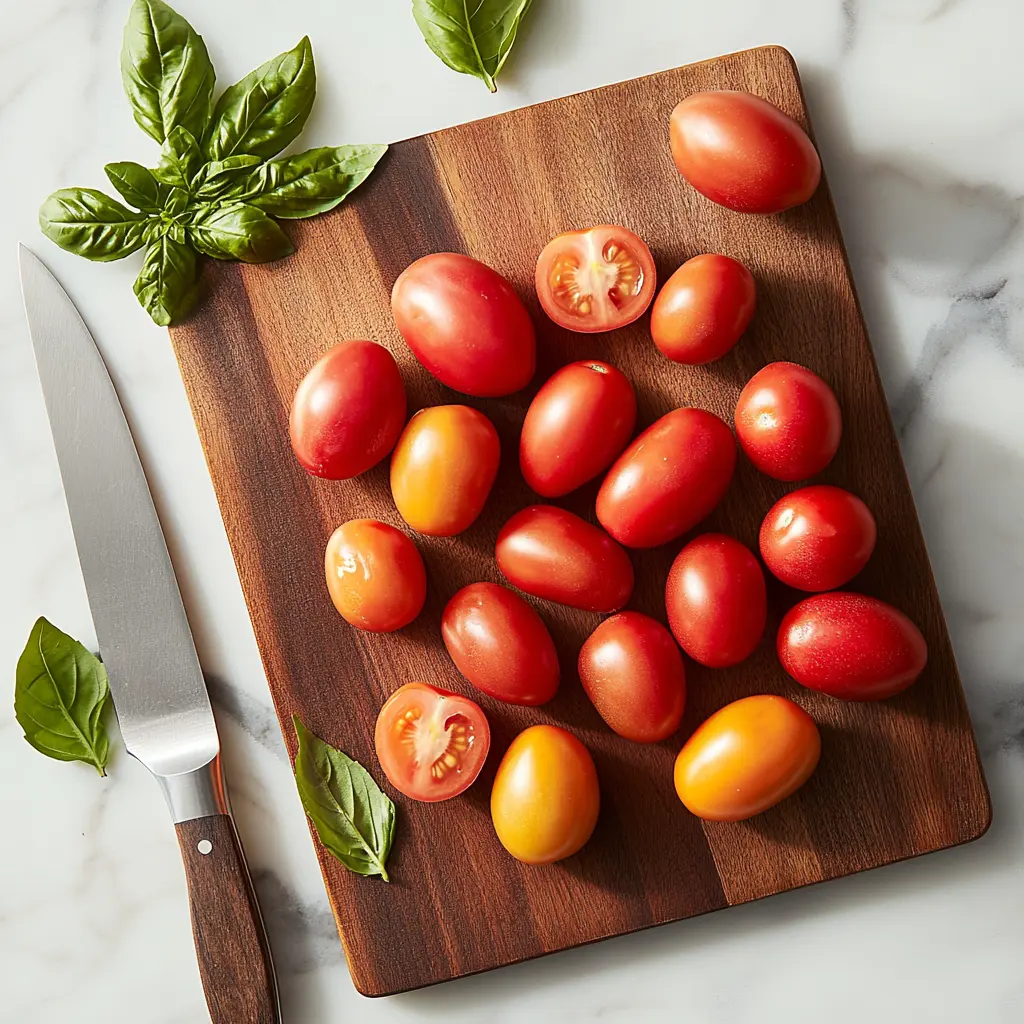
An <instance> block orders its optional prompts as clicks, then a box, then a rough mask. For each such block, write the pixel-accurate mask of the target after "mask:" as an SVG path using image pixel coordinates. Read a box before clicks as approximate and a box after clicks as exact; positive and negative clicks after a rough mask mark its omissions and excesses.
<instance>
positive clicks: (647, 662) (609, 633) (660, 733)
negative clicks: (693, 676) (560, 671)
mask: <svg viewBox="0 0 1024 1024" xmlns="http://www.w3.org/2000/svg"><path fill="white" fill-rule="evenodd" d="M579 673H580V682H581V683H583V689H584V690H586V692H587V696H588V697H589V698H590V700H591V702H592V703H593V705H594V707H595V708H597V713H598V714H599V715H600V716H601V717H602V718H603V719H604V720H605V722H607V723H608V726H609V727H610V728H611V729H613V730H614V731H615V732H617V733H618V734H619V735H620V736H624V737H625V738H626V739H627V740H635V741H636V742H637V743H656V742H658V740H663V739H665V738H666V737H667V736H671V735H672V733H674V732H675V731H676V729H678V728H679V723H680V721H681V720H682V717H683V708H684V707H685V705H686V672H685V669H684V668H683V656H682V655H681V654H680V653H679V648H678V647H676V643H675V641H674V640H673V639H672V634H671V633H669V631H668V630H667V629H666V628H665V627H664V626H663V625H662V624H661V623H660V622H656V621H655V620H654V619H652V618H650V617H649V616H647V615H641V614H640V612H619V614H618V615H613V616H612V617H611V618H610V619H605V620H604V622H602V623H601V625H600V626H598V627H597V629H595V630H594V632H593V633H591V634H590V636H589V637H588V638H587V640H586V642H585V643H584V644H583V647H582V648H581V649H580V656H579Z"/></svg>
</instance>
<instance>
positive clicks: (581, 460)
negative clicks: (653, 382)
mask: <svg viewBox="0 0 1024 1024" xmlns="http://www.w3.org/2000/svg"><path fill="white" fill-rule="evenodd" d="M635 424H636V395H634V394H633V386H632V385H631V384H630V383H629V381H628V379H627V378H626V376H625V374H623V373H621V372H620V371H619V370H616V369H615V367H614V366H609V365H608V363H598V362H583V363H570V364H569V365H568V366H563V367H562V368H561V369H560V370H557V371H556V372H555V373H554V374H553V375H552V376H551V377H550V378H549V379H548V381H547V383H545V384H544V386H543V387H542V388H541V389H540V391H538V392H537V396H536V397H535V398H534V400H533V401H532V402H531V403H530V408H529V409H527V410H526V419H525V420H524V421H523V432H522V436H521V438H520V442H519V465H520V467H521V468H522V471H523V476H524V477H525V478H526V482H527V483H528V484H529V485H530V486H531V487H532V488H533V489H534V490H535V491H536V492H537V493H538V494H541V495H543V496H544V497H545V498H557V497H559V496H560V495H563V494H568V493H569V492H570V491H574V490H576V488H577V487H579V486H581V485H582V484H585V483H586V482H587V481H588V480H592V479H593V478H594V477H595V476H597V475H598V473H600V472H601V471H602V470H605V469H607V468H608V467H609V466H610V465H611V463H612V461H613V460H614V458H615V456H616V455H618V454H619V452H621V451H622V449H623V448H625V447H626V444H627V442H628V441H629V439H630V437H631V436H632V434H633V427H634V426H635Z"/></svg>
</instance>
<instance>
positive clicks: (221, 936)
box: [19, 245, 281, 1024]
mask: <svg viewBox="0 0 1024 1024" xmlns="http://www.w3.org/2000/svg"><path fill="white" fill-rule="evenodd" d="M19 259H20V264H21V290H22V295H23V296H24V300H25V313H26V315H27V317H28V326H29V333H30V335H31V337H32V345H33V348H34V349H35V356H36V365H37V366H38V369H39V379H40V381H41V382H42V385H43V397H44V398H45V400H46V410H47V413H48V415H49V418H50V429H51V430H52V432H53V441H54V445H55V447H56V449H57V461H58V462H59V463H60V472H61V477H62V479H63V481H64V493H65V496H66V498H67V503H68V510H69V512H70V513H71V525H72V528H73V530H74V534H75V544H76V546H77V548H78V555H79V558H80V560H81V564H82V574H83V576H84V577H85V586H86V591H87V592H88V595H89V606H90V608H91V610H92V617H93V622H94V624H95V627H96V636H97V639H98V640H99V646H100V655H101V657H102V658H103V663H104V665H105V666H106V669H107V674H108V676H109V679H110V693H111V696H112V697H113V700H114V708H115V710H116V711H117V720H118V724H119V725H120V728H121V735H122V736H123V738H124V744H125V747H126V748H127V749H128V752H129V753H131V754H133V755H134V756H135V757H137V758H138V759H139V760H140V761H141V762H142V763H143V764H144V765H145V766H146V767H147V768H148V769H149V770H150V771H151V772H152V773H153V775H155V776H156V779H157V781H158V782H159V783H160V786H161V788H162V789H163V792H164V796H165V797H166V799H167V804H168V806H169V808H170V811H171V817H172V818H173V820H174V823H175V829H176V831H177V834H178V843H179V845H180V847H181V856H182V860H183V861H184V864H185V875H186V878H187V881H188V893H189V904H190V907H191V911H192V932H193V935H194V936H195V943H196V952H197V954H198V958H199V971H200V974H201V976H202V980H203V988H204V989H205V992H206V1001H207V1005H208V1006H209V1008H210V1016H211V1017H212V1019H213V1022H214V1024H278V1022H279V1021H280V1019H281V1018H280V1009H279V1007H278V997H277V983H276V980H275V977H274V968H273V963H272V962H271V958H270V948H269V946H268V944H267V938H266V933H265V932H264V929H263V922H262V920H261V918H260V912H259V907H258V905H257V903H256V897H255V894H254V893H253V888H252V882H251V881H250V878H249V872H248V869H247V868H246V865H245V858H244V857H243V856H242V849H241V846H240V845H239V842H238V836H237V834H236V832H235V828H234V824H233V822H232V820H231V815H230V811H229V809H228V803H227V797H226V794H225V791H224V781H223V778H222V775H221V770H220V741H219V740H218V737H217V727H216V724H215V723H214V720H213V712H212V710H211V708H210V698H209V696H208V694H207V692H206V684H205V682H204V680H203V674H202V671H201V669H200V667H199V659H198V657H197V656H196V649H195V644H194V642H193V640H192V632H191V630H190V629H189V625H188V620H187V618H186V617H185V609H184V607H183V605H182V603H181V595H180V594H179V592H178V584H177V581H176V580H175V578H174V570H173V568H172V566H171V560H170V556H169V555H168V553H167V545H166V543H165V542H164V536H163V532H162V531H161V529H160V521H159V519H158V518H157V514H156V509H155V508H154V506H153V499H152V496H151V495H150V493H149V485H148V484H147V483H146V476H145V474H144V472H143V470H142V465H141V463H140V462H139V456H138V453H137V452H136V450H135V442H134V440H133V439H132V435H131V432H130V430H129V429H128V423H127V422H126V420H125V417H124V412H123V411H122V409H121V404H120V402H119V401H118V398H117V394H116V392H115V391H114V386H113V384H112V383H111V380H110V377H109V375H108V373H107V369H106V366H105V365H104V363H103V358H102V356H101V355H100V353H99V350H98V349H97V347H96V344H95V342H94V341H93V339H92V335H91V334H90V333H89V329H88V328H87V327H86V326H85V323H84V321H83V320H82V318H81V316H80V315H79V313H78V310H77V309H75V306H74V304H73V303H72V302H71V299H70V298H68V296H67V294H66V292H65V291H64V289H63V288H62V287H61V286H60V284H59V283H58V282H57V280H56V279H55V278H54V277H53V275H52V274H51V273H50V272H49V271H48V270H47V269H46V267H45V266H44V265H43V264H42V263H41V262H40V260H39V259H38V258H37V257H36V256H35V255H34V254H33V253H32V252H31V251H29V250H28V249H27V248H26V247H25V246H24V245H22V246H20V253H19Z"/></svg>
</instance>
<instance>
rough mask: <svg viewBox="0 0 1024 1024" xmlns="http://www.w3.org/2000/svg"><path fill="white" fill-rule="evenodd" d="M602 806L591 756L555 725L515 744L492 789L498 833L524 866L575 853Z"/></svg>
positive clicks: (533, 731)
mask: <svg viewBox="0 0 1024 1024" xmlns="http://www.w3.org/2000/svg"><path fill="white" fill-rule="evenodd" d="M600 806H601V792H600V789H599V788H598V784H597V769H595V768H594V760H593V758H592V757H591V756H590V752H589V751H588V750H587V748H586V747H585V746H584V745H583V744H582V743H581V742H580V741H579V740H578V739H576V737H575V736H573V735H572V733H570V732H566V731H565V730H564V729H559V728H558V727H557V726H554V725H534V726H531V727H530V728H529V729H526V730H525V731H524V732H521V733H520V734H519V735H518V736H517V737H516V738H515V739H514V740H513V741H512V744H511V746H510V747H509V748H508V750H507V751H506V752H505V756H504V758H502V761H501V764H500V765H499V766H498V773H497V775H495V777H494V788H493V789H492V790H491V820H492V821H493V822H494V831H495V832H497V833H498V839H500V840H501V845H502V846H504V847H505V849H506V850H508V852H509V853H511V854H512V856H513V857H515V858H516V859H517V860H521V861H523V862H524V863H526V864H550V863H552V861H556V860H562V858H563V857H570V856H572V854H574V853H576V851H577V850H579V849H580V848H581V847H582V846H583V845H584V843H586V841H587V840H588V839H589V838H590V834H591V833H592V832H593V831H594V826H595V825H596V824H597V812H598V811H599V810H600Z"/></svg>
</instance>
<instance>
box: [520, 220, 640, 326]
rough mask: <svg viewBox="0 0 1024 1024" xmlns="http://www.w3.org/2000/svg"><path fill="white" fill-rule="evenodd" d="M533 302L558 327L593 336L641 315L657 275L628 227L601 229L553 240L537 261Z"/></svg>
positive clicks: (571, 233)
mask: <svg viewBox="0 0 1024 1024" xmlns="http://www.w3.org/2000/svg"><path fill="white" fill-rule="evenodd" d="M536 284H537V298H538V299H540V304H541V306H543V307H544V312H545V313H547V315H548V316H549V317H551V319H552V320H554V321H555V323H556V324H558V325H559V326H560V327H565V328H567V329H568V330H570V331H581V332H584V333H593V332H596V331H611V330H614V329H615V328H616V327H625V326H626V324H631V323H632V322H633V321H634V320H636V319H637V318H638V317H640V316H643V314H644V312H645V311H646V310H647V307H648V306H649V305H650V304H651V299H653V298H654V289H655V287H656V285H657V275H656V273H655V269H654V257H653V256H651V250H650V249H648V248H647V243H646V242H645V241H644V240H643V239H642V238H641V237H640V236H639V235H635V234H634V233H633V232H632V231H630V230H629V229H628V228H624V227H621V226H620V225H617V224H600V225H598V226H597V227H593V228H587V229H586V230H584V231H566V232H565V233H564V234H561V235H557V236H556V237H554V238H552V239H551V241H550V242H548V244H547V245H546V246H544V249H543V251H542V252H541V254H540V258H539V259H538V260H537V274H536Z"/></svg>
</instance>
